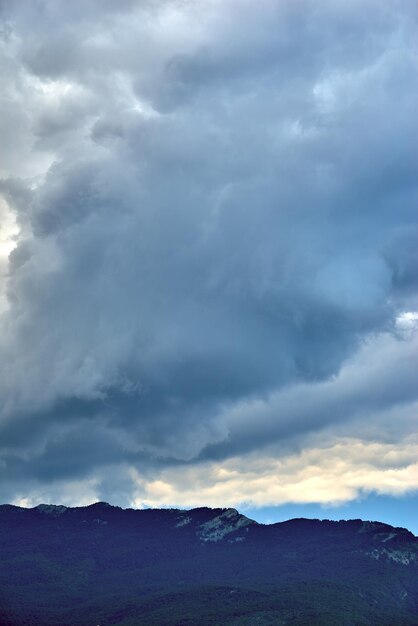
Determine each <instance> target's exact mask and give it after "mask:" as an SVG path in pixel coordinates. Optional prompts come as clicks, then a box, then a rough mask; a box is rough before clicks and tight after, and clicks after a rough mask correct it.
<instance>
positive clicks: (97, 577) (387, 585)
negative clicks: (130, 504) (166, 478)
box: [0, 502, 418, 626]
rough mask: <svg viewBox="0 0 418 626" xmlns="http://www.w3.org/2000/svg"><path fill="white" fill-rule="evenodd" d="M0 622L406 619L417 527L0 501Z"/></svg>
mask: <svg viewBox="0 0 418 626" xmlns="http://www.w3.org/2000/svg"><path fill="white" fill-rule="evenodd" d="M0 559H1V568H0V624H1V626H33V625H36V626H47V625H48V626H57V625H58V624H59V625H60V626H78V625H80V626H81V625H82V626H90V625H91V626H97V625H100V626H116V625H117V626H138V625H140V626H143V625H155V626H157V625H160V626H163V625H164V626H166V625H175V624H177V625H179V626H180V625H182V626H196V625H199V626H200V625H209V624H210V625H214V626H216V625H219V626H220V625H222V626H225V625H228V626H229V625H231V626H234V625H238V624H239V625H241V624H242V625H245V626H246V625H248V626H250V625H257V626H270V625H291V626H330V625H334V626H352V625H353V626H354V625H355V626H373V625H375V626H407V625H408V626H417V625H418V538H417V537H415V536H414V535H413V534H412V533H410V532H409V531H408V530H405V529H403V528H393V527H392V526H388V525H386V524H382V523H379V522H364V521H362V520H351V521H340V522H332V521H327V520H324V521H319V520H308V519H293V520H290V521H287V522H283V523H278V524H272V525H262V524H257V523H256V522H254V521H252V520H250V519H248V518H247V517H245V516H244V515H241V514H240V513H238V512H237V511H236V510H235V509H209V508H198V509H193V510H190V511H183V510H177V509H163V510H157V509H145V510H133V509H126V510H124V509H121V508H119V507H114V506H110V505H109V504H106V503H104V502H98V503H96V504H93V505H91V506H87V507H77V508H67V507H64V506H54V505H45V504H42V505H39V506H37V507H35V508H33V509H24V508H20V507H16V506H11V505H2V506H0Z"/></svg>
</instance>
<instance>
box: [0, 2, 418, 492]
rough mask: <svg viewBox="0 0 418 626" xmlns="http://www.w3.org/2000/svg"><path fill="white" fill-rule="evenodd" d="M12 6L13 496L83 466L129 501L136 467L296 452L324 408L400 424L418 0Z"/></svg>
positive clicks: (336, 420) (5, 408) (7, 367)
mask: <svg viewBox="0 0 418 626" xmlns="http://www.w3.org/2000/svg"><path fill="white" fill-rule="evenodd" d="M0 7H1V9H0V10H1V15H2V24H3V27H2V29H1V36H0V44H1V45H0V49H1V61H0V71H1V72H2V75H3V80H2V84H4V86H5V87H4V90H5V94H6V97H5V98H4V100H2V102H1V104H0V106H1V107H2V110H1V116H0V120H1V128H0V137H1V139H2V142H1V145H2V146H3V149H2V151H3V154H2V156H0V172H1V181H0V190H1V193H2V195H3V200H2V205H1V209H0V211H1V213H0V215H1V216H3V215H4V220H5V221H4V223H5V227H4V231H3V229H2V231H1V240H0V246H3V247H2V248H0V253H1V250H3V251H4V254H3V257H4V258H6V257H7V259H8V260H7V267H5V269H4V270H3V269H2V268H3V266H0V286H1V287H2V289H3V295H2V300H1V302H2V309H3V313H2V317H1V320H0V348H1V352H0V397H1V399H2V403H1V407H0V441H1V446H0V459H1V461H0V463H1V467H2V468H3V471H4V475H5V476H6V477H7V481H8V487H7V491H5V492H4V493H5V494H6V495H7V497H8V498H9V497H10V495H9V494H13V493H15V494H17V495H18V496H19V497H26V495H27V494H26V495H25V493H24V489H25V488H24V487H23V486H24V485H26V486H27V487H26V489H27V490H28V489H29V490H31V489H32V490H34V493H35V492H36V490H38V492H39V490H41V491H42V490H43V493H48V489H49V490H50V491H49V493H51V494H52V493H53V489H54V488H55V487H54V484H57V483H59V484H63V483H66V484H68V485H72V484H76V483H77V481H85V480H87V481H90V482H89V484H94V485H96V487H95V488H97V489H99V490H100V489H102V490H104V491H106V490H107V491H108V492H112V491H114V492H115V493H116V492H117V491H118V490H120V489H122V490H125V491H126V493H127V494H128V493H131V500H132V501H133V499H134V498H136V497H137V496H136V495H135V489H136V484H137V479H136V478H135V477H137V476H145V477H146V480H147V481H148V482H147V484H148V483H149V484H151V483H152V481H153V480H154V478H153V476H158V475H159V474H160V473H161V472H163V473H164V472H165V471H170V472H171V471H174V470H173V468H177V469H176V471H178V472H180V473H181V472H183V473H184V472H186V474H184V475H187V472H196V476H197V475H198V473H199V472H200V471H202V470H201V468H202V467H205V464H208V463H209V464H215V465H216V467H218V466H219V463H221V464H222V463H229V460H228V459H240V461H239V462H240V463H241V462H243V459H246V458H249V457H248V455H250V456H251V455H253V454H257V453H259V454H260V455H262V456H263V455H264V454H267V453H265V452H264V450H265V449H266V446H268V445H270V444H272V443H274V445H275V446H276V447H275V453H274V454H275V455H276V456H277V463H281V457H282V456H283V455H285V454H293V453H296V452H295V450H301V449H304V450H309V449H310V448H309V446H313V445H314V444H313V439H314V438H315V437H316V436H317V434H318V433H328V434H327V435H326V436H327V437H329V436H331V434H332V436H333V437H334V438H336V437H337V438H338V437H340V438H341V441H344V442H347V441H352V440H353V439H355V440H356V441H357V440H359V441H360V439H359V437H361V438H364V441H363V439H361V441H363V443H361V441H360V443H359V444H358V445H359V446H362V445H364V446H369V445H400V446H401V445H403V444H402V442H403V441H404V440H405V438H408V437H409V436H411V433H413V430H414V426H413V424H414V418H415V416H416V413H415V412H414V409H415V403H416V401H417V391H416V385H415V384H414V380H413V371H414V369H413V368H414V367H415V368H416V359H417V357H416V354H417V351H416V347H415V344H416V333H415V330H414V328H415V321H414V320H416V317H414V316H416V313H415V312H416V310H417V309H418V303H417V279H416V271H415V270H416V263H417V253H416V250H417V245H416V243H417V220H416V206H417V200H418V197H417V196H418V194H417V184H416V183H417V181H416V170H415V164H416V162H417V157H418V155H417V142H416V136H417V131H418V128H417V123H416V115H415V114H414V112H415V111H416V107H417V100H418V84H417V81H416V70H417V44H416V36H415V35H416V27H417V24H416V19H417V16H416V11H415V10H414V9H413V7H412V6H411V3H409V2H407V1H405V2H395V1H393V2H388V3H385V4H384V6H382V4H381V3H380V4H379V3H377V2H375V1H372V0H368V2H366V3H364V2H362V3H359V2H350V3H346V2H337V3H336V2H331V1H328V0H324V1H323V2H320V3H317V2H311V1H310V0H303V1H301V2H290V0H289V1H287V0H286V1H283V0H282V1H280V2H279V1H277V0H263V2H261V4H260V3H258V4H257V5H255V4H254V3H253V2H250V1H249V0H239V1H238V2H235V1H234V2H232V1H231V2H230V1H223V2H218V1H217V0H203V1H199V2H194V1H192V2H188V3H184V2H164V1H160V2H157V1H151V0H150V1H149V2H141V3H139V2H133V1H124V2H118V3H111V2H98V1H97V0H88V1H87V2H86V1H83V2H81V0H80V1H77V0H76V1H74V2H71V3H66V2H64V1H60V0H58V1H56V2H54V3H49V2H44V1H43V0H39V1H37V2H29V1H28V2H25V1H22V2H20V3H11V2H4V3H2V4H1V5H0ZM3 207H4V208H3ZM3 232H4V233H5V234H4V235H3ZM3 242H5V243H3ZM12 248H13V249H12ZM0 259H1V257H0ZM0 263H3V261H1V260H0ZM389 414H390V415H392V416H393V415H394V414H396V415H397V416H398V418H397V421H396V423H397V424H398V427H397V429H390V428H389V430H388V428H387V421H388V420H387V419H386V416H387V415H389ZM395 430H396V432H395ZM324 436H325V435H324ZM388 438H389V439H390V441H388ZM372 440H373V441H374V442H375V444H373V442H372ZM379 442H380V443H379ZM335 445H337V443H335ZM341 445H342V444H341ZM344 445H346V444H344ZM347 446H348V444H347ZM367 449H369V448H367ZM292 450H293V452H292ZM306 454H308V452H306ZM353 454H354V453H353ZM354 456H355V455H354ZM354 456H353V458H354ZM231 462H232V461H231ZM234 462H235V461H234ZM237 462H238V461H237ZM353 462H354V461H353ZM167 468H169V469H167ZM350 471H351V470H350ZM347 472H348V470H347ZM107 474H109V475H107ZM182 475H183V474H182ZM113 476H114V477H115V478H114V480H113V478H112V479H111V477H113ZM126 476H129V480H127V479H126V480H127V482H126V480H125V478H126ZM374 476H375V482H376V485H375V487H373V488H376V489H378V483H379V480H380V477H381V475H380V474H379V473H377V474H374ZM118 477H119V478H118ZM144 480H145V479H144ZM156 480H159V479H156ZM408 480H409V479H408ZM31 481H32V482H31ZM74 481H75V483H74ZM91 481H93V482H91ZM290 482H291V481H290ZM292 484H293V483H292ZM410 484H411V483H410V482H408V485H409V487H410ZM28 485H30V487H29V486H28ZM100 485H102V487H101V486H100ZM112 485H113V486H112ZM117 485H119V487H118V486H117ZM122 485H125V486H124V487H122ZM363 486H364V488H367V486H366V485H363ZM409 487H408V488H409ZM360 488H362V486H361V485H360V486H359V487H353V491H351V492H350V493H352V494H353V493H354V494H355V493H357V491H358V489H360ZM173 489H174V492H175V489H176V487H173ZM356 489H357V491H356ZM22 490H23V491H22ZM45 490H46V491H45ZM174 492H173V493H174ZM239 492H240V490H239V489H238V488H237V494H238V493H239ZM173 493H171V494H170V496H169V495H168V494H167V498H169V499H170V503H173V502H172V501H171V500H172V498H173V497H174V496H173ZM187 493H189V492H187ZM344 493H346V494H348V493H349V491H346V492H344ZM5 497H6V496H5ZM126 497H127V499H128V500H129V496H128V495H127V496H126ZM179 497H180V496H179ZM189 497H190V499H191V501H193V502H194V501H195V500H194V498H193V496H192V494H190V495H189ZM208 497H209V496H208ZM219 497H222V495H221V493H220V492H219ZM225 497H226V496H225ZM347 497H348V496H347ZM350 497H351V496H350ZM150 498H151V500H152V501H153V502H154V501H155V502H156V501H157V499H158V498H154V496H152V494H151V495H150ZM153 498H154V499H153ZM237 498H238V495H237ZM277 498H279V495H277ZM109 499H112V498H110V497H109ZM227 499H228V503H230V499H229V496H228V498H227ZM279 499H280V498H279ZM331 499H332V498H331ZM337 499H338V498H337ZM321 501H322V500H321ZM179 502H180V500H179Z"/></svg>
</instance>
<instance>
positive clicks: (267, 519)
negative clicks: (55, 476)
mask: <svg viewBox="0 0 418 626" xmlns="http://www.w3.org/2000/svg"><path fill="white" fill-rule="evenodd" d="M100 504H104V505H106V506H108V507H110V508H115V509H121V510H122V511H148V510H152V511H167V510H169V511H196V510H199V509H207V510H210V511H216V510H220V511H227V510H235V511H236V512H237V513H239V514H240V515H243V516H244V517H247V518H248V519H250V520H251V521H253V522H255V523H256V524H261V525H263V526H271V525H274V524H282V523H285V522H291V521H293V520H307V521H320V522H353V521H362V522H378V523H381V524H385V525H387V526H391V527H393V528H402V529H404V530H408V531H409V532H411V533H412V534H413V535H414V536H415V537H417V538H418V533H415V532H414V529H413V527H412V528H410V527H406V526H402V525H401V524H397V523H391V522H388V521H384V520H381V519H378V518H373V517H340V516H339V515H338V514H335V513H334V514H333V515H331V516H328V517H327V516H325V511H323V513H324V515H323V516H318V517H316V516H313V514H312V515H308V516H304V515H296V512H297V509H296V508H295V509H294V511H295V516H288V517H283V514H281V515H279V514H278V513H276V515H278V516H279V517H280V519H276V520H273V519H272V517H271V513H270V514H269V513H268V512H266V510H265V509H261V510H260V511H258V512H257V511H254V512H252V511H253V509H251V510H250V512H249V511H248V509H246V508H245V506H244V507H240V506H239V505H238V506H237V507H226V506H221V505H219V506H216V507H210V506H197V507H178V506H172V505H168V504H167V505H163V506H159V507H152V506H147V505H146V504H144V505H143V506H141V507H130V506H126V507H124V506H119V505H117V504H112V503H110V502H107V501H104V500H98V501H96V502H91V503H89V504H83V505H71V506H67V505H65V504H60V503H53V502H39V503H38V504H35V505H30V506H25V505H17V504H10V503H6V502H1V503H0V507H2V506H14V507H16V508H21V509H27V510H33V509H37V508H40V507H54V508H55V507H57V508H61V507H62V508H65V509H83V508H89V507H92V506H95V505H100ZM250 513H251V514H250ZM257 518H258V519H257Z"/></svg>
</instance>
